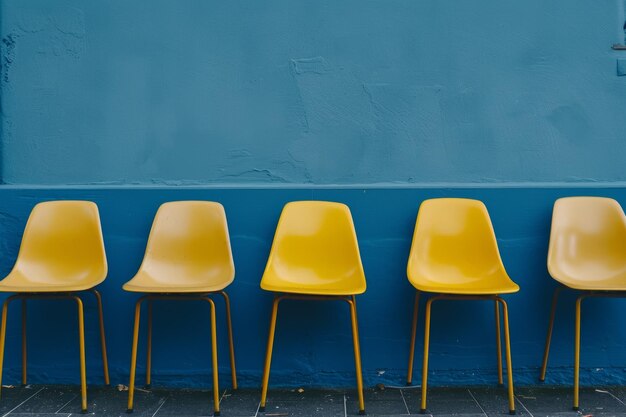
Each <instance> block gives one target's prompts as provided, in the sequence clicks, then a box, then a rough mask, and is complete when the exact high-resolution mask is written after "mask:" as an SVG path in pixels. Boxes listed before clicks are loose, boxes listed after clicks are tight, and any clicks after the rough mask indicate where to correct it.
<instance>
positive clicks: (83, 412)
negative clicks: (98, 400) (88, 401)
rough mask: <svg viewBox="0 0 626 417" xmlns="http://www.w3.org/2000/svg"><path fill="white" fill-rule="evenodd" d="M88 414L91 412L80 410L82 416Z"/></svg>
mask: <svg viewBox="0 0 626 417" xmlns="http://www.w3.org/2000/svg"><path fill="white" fill-rule="evenodd" d="M88 412H89V411H88V410H87V409H84V410H80V413H81V414H87V413H88Z"/></svg>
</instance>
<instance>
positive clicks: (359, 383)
mask: <svg viewBox="0 0 626 417" xmlns="http://www.w3.org/2000/svg"><path fill="white" fill-rule="evenodd" d="M347 301H348V304H350V317H351V319H352V339H353V342H354V363H355V366H356V387H357V391H358V395H359V414H360V415H365V399H364V397H363V371H362V369H361V347H360V345H359V322H358V319H357V313H356V297H355V296H354V295H353V296H352V299H351V300H347Z"/></svg>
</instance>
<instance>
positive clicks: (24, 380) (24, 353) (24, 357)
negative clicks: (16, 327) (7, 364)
mask: <svg viewBox="0 0 626 417" xmlns="http://www.w3.org/2000/svg"><path fill="white" fill-rule="evenodd" d="M27 354H28V352H27V349H26V300H24V299H22V386H23V387H25V386H26V383H27V375H28V368H27V363H28V357H27Z"/></svg>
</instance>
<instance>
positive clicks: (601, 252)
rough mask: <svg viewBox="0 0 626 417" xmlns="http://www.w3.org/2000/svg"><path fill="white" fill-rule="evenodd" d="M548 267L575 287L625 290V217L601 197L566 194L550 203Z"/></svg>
mask: <svg viewBox="0 0 626 417" xmlns="http://www.w3.org/2000/svg"><path fill="white" fill-rule="evenodd" d="M548 270H549V271H550V275H551V276H552V277H553V278H554V279H555V280H557V281H558V282H560V283H561V284H563V285H565V286H567V287H569V288H573V289H577V290H595V291H626V217H625V216H624V211H623V210H622V207H621V206H620V204H619V203H618V202H617V201H615V200H613V199H611V198H604V197H567V198H560V199H558V200H557V201H556V202H555V203H554V214H553V216H552V229H551V233H550V249H549V251H548Z"/></svg>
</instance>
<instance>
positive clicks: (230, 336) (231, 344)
mask: <svg viewBox="0 0 626 417" xmlns="http://www.w3.org/2000/svg"><path fill="white" fill-rule="evenodd" d="M220 294H222V296H223V297H224V304H225V305H226V324H227V325H228V346H229V348H230V372H231V375H232V379H233V389H234V390H235V389H237V370H236V368H235V343H234V341H233V322H232V318H231V315H230V298H229V297H228V294H226V291H220Z"/></svg>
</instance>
